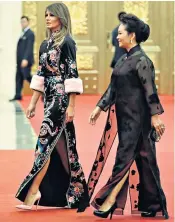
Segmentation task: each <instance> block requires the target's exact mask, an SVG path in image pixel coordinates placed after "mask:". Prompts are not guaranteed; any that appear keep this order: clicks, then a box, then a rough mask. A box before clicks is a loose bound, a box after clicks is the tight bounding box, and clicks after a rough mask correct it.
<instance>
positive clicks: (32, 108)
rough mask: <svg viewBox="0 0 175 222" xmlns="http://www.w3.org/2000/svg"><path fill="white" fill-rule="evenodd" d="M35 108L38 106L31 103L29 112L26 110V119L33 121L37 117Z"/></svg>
mask: <svg viewBox="0 0 175 222" xmlns="http://www.w3.org/2000/svg"><path fill="white" fill-rule="evenodd" d="M35 108H36V105H35V104H33V103H30V104H29V106H28V108H27V110H26V117H27V118H28V119H31V118H33V117H34V116H35Z"/></svg>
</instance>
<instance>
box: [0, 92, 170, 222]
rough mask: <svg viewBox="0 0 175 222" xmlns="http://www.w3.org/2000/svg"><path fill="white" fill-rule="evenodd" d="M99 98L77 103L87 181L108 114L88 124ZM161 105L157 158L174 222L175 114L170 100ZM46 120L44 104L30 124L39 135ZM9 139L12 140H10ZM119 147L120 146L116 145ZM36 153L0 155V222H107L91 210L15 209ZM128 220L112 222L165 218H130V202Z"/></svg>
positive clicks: (109, 167) (166, 98)
mask: <svg viewBox="0 0 175 222" xmlns="http://www.w3.org/2000/svg"><path fill="white" fill-rule="evenodd" d="M98 98H99V96H79V97H77V101H76V115H75V125H76V132H77V149H78V152H79V156H80V161H81V164H82V166H83V168H84V171H85V174H86V177H88V175H89V172H90V170H91V167H92V163H93V161H94V158H95V154H96V151H97V147H98V145H99V141H100V137H101V135H102V131H103V128H104V124H105V120H106V114H105V113H103V114H102V115H101V117H100V119H99V121H98V122H97V124H96V126H94V127H92V126H90V125H89V124H88V118H89V114H90V112H91V111H92V110H93V108H94V106H95V104H96V102H97V100H98ZM29 101H30V97H25V98H24V100H23V101H22V102H21V106H22V107H23V109H24V110H25V109H26V107H27V106H28V104H29ZM161 101H162V104H163V106H164V109H165V114H163V115H162V116H161V117H162V120H163V121H164V123H165V126H166V132H165V134H164V136H163V138H162V140H161V142H160V143H158V144H157V157H158V163H159V167H160V172H161V178H162V186H163V188H164V191H165V193H166V196H167V202H168V211H169V214H170V219H169V221H174V219H173V218H174V216H173V215H174V211H173V209H174V169H173V166H174V150H173V149H174V138H173V135H174V110H173V101H174V98H173V97H171V96H162V97H161ZM42 119H43V103H42V102H39V103H38V105H37V110H36V117H35V118H33V119H32V120H31V125H32V127H33V128H34V130H35V131H36V133H37V134H38V132H39V129H40V125H41V122H42ZM9 139H10V138H9ZM116 146H117V144H116ZM115 152H116V149H115V145H114V147H113V149H112V151H111V153H110V155H109V158H108V161H107V164H106V167H105V169H104V171H103V174H102V176H101V179H100V181H99V184H98V185H97V189H96V192H97V190H98V189H99V188H100V187H101V186H102V185H103V184H104V183H106V181H107V179H108V177H109V176H110V173H111V170H112V167H113V163H114V158H115ZM33 154H34V153H33V150H27V151H22V150H15V151H0V175H1V183H0V222H20V221H25V222H31V221H32V222H40V221H42V222H46V221H47V222H48V221H49V220H50V221H51V222H56V221H57V222H58V221H60V222H63V221H64V222H67V221H70V220H71V222H74V221H82V222H93V221H104V220H103V219H98V218H96V217H94V216H93V214H92V212H93V208H92V207H91V208H89V209H88V210H87V211H86V212H85V213H82V214H76V213H75V210H65V209H50V210H48V209H44V210H43V209H40V208H39V210H38V211H37V212H36V211H26V212H23V211H20V210H17V209H15V208H14V206H15V205H16V204H18V203H19V201H18V200H16V199H15V198H14V195H15V193H16V191H17V188H18V186H19V184H20V182H21V181H22V180H23V179H24V177H25V176H26V174H27V173H28V172H29V170H30V169H31V167H32V162H33ZM125 214H126V216H114V217H113V221H118V222H121V221H133V222H134V221H144V220H149V221H153V220H154V221H155V220H156V221H161V220H162V218H159V217H157V218H156V219H143V218H141V217H140V216H130V206H129V202H128V203H127V205H126V210H125Z"/></svg>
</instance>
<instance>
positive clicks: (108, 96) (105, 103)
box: [97, 83, 114, 112]
mask: <svg viewBox="0 0 175 222" xmlns="http://www.w3.org/2000/svg"><path fill="white" fill-rule="evenodd" d="M113 103H114V97H113V93H112V90H111V83H110V84H109V86H108V88H107V90H106V91H105V93H104V94H103V96H102V97H101V98H100V100H99V101H98V103H97V106H98V107H100V108H101V109H102V110H103V111H104V112H106V111H107V110H108V109H109V107H110V105H112V104H113Z"/></svg>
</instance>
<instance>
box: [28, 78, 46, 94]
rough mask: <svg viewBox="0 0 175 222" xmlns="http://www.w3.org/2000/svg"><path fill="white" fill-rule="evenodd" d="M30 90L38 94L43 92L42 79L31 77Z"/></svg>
mask: <svg viewBox="0 0 175 222" xmlns="http://www.w3.org/2000/svg"><path fill="white" fill-rule="evenodd" d="M30 88H31V89H35V90H37V91H40V92H44V77H43V76H39V75H33V77H32V81H31V83H30Z"/></svg>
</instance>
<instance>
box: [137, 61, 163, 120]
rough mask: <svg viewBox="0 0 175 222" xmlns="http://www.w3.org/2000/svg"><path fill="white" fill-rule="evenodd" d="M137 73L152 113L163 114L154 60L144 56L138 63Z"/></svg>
mask: <svg viewBox="0 0 175 222" xmlns="http://www.w3.org/2000/svg"><path fill="white" fill-rule="evenodd" d="M137 73H138V76H139V78H140V82H141V84H142V87H143V90H144V93H145V98H146V102H147V105H148V107H149V110H150V115H151V116H153V115H155V114H162V113H163V112H164V110H163V107H162V105H161V103H160V100H159V97H158V94H157V89H156V85H155V69H154V65H153V63H152V61H150V60H149V59H148V58H146V57H142V58H141V59H140V60H139V62H138V64H137Z"/></svg>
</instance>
